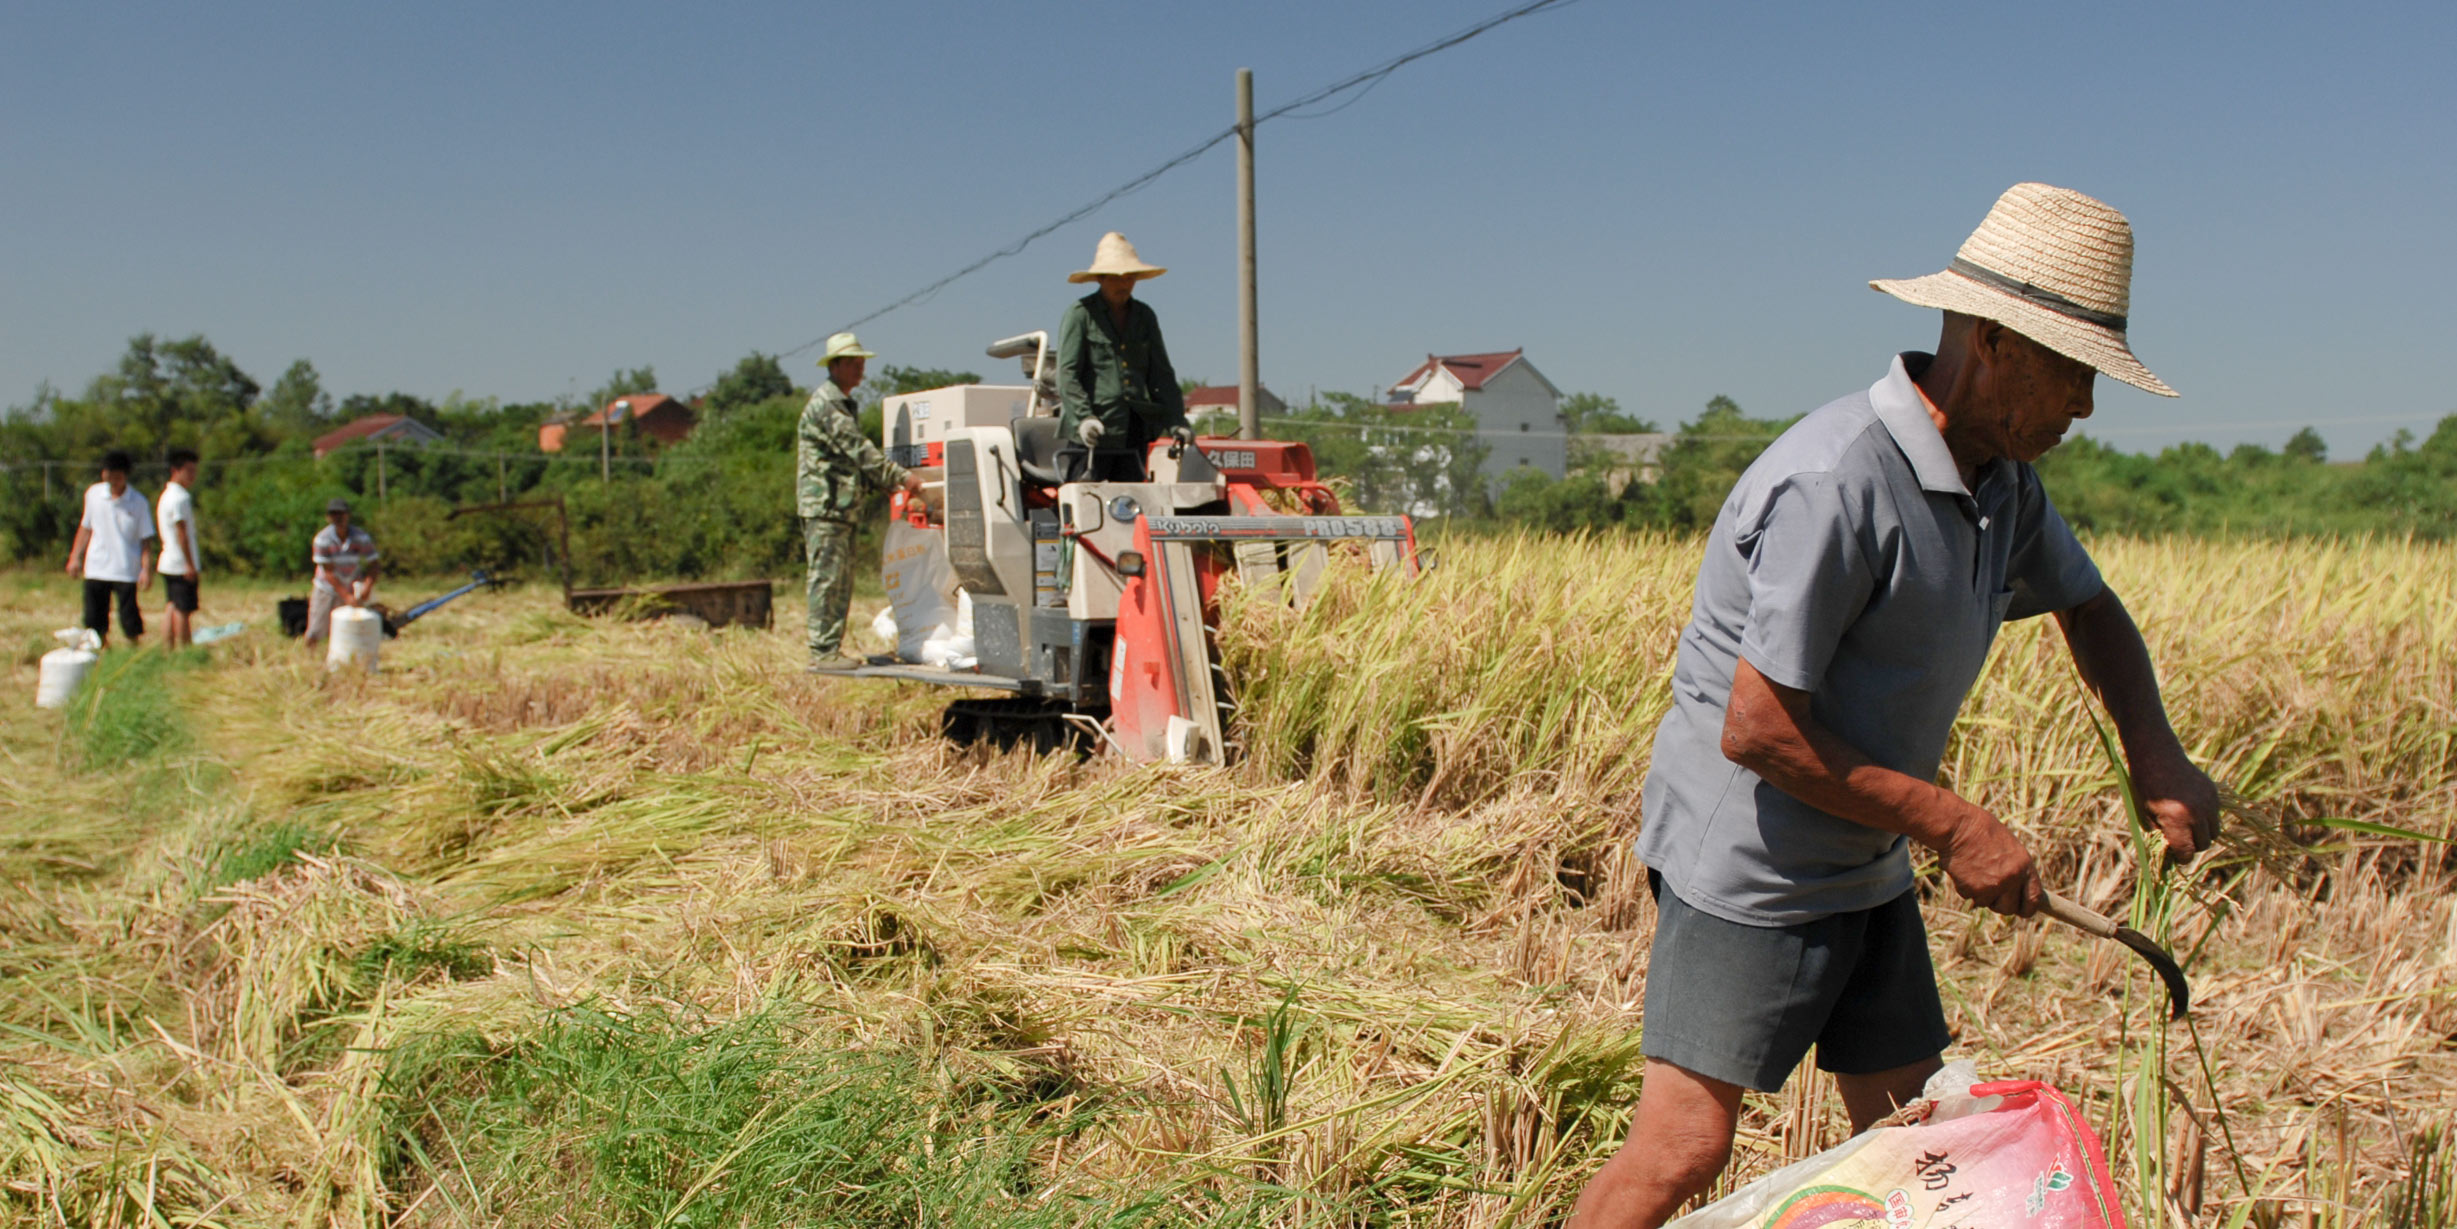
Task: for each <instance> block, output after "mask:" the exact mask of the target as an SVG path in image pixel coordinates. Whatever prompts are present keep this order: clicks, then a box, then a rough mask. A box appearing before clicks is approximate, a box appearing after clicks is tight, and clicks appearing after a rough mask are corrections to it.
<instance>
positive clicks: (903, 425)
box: [826, 332, 1417, 764]
mask: <svg viewBox="0 0 2457 1229" xmlns="http://www.w3.org/2000/svg"><path fill="white" fill-rule="evenodd" d="M989 354H990V357H992V358H1018V359H1021V360H1022V362H1023V367H1024V373H1025V375H1026V376H1027V377H1028V379H1029V380H1030V383H1029V384H1027V385H1024V386H1020V387H1018V386H1004V385H979V384H968V385H959V386H957V387H953V388H941V389H933V390H931V391H928V392H920V393H909V394H905V395H901V396H895V397H890V398H888V399H887V400H886V402H885V403H884V405H883V407H882V408H883V411H884V413H883V421H882V425H881V431H882V434H883V435H884V436H885V437H886V438H885V440H884V443H885V445H886V447H887V451H888V456H889V458H890V459H892V460H894V461H896V462H898V463H899V464H902V465H904V466H906V467H908V468H911V469H914V470H916V471H918V472H919V473H920V474H921V476H922V479H923V481H924V483H925V486H924V490H923V497H922V498H921V499H920V500H919V501H915V502H914V503H913V504H911V505H907V506H900V507H899V511H900V512H901V514H902V515H905V516H906V517H907V518H908V519H909V520H911V521H913V522H914V523H916V524H918V525H921V526H925V527H926V528H927V529H928V530H929V531H930V532H931V533H932V534H934V535H936V536H937V538H938V540H939V544H943V548H944V550H945V551H946V559H947V563H948V565H949V567H950V569H951V570H952V571H953V573H954V576H955V582H956V584H957V585H959V586H961V588H962V589H963V592H964V595H965V597H966V599H967V600H969V602H970V605H971V609H972V634H973V641H974V646H975V653H976V655H977V656H976V659H975V660H976V661H977V663H978V664H977V665H976V667H975V668H974V669H971V670H956V669H945V668H937V667H931V666H925V665H920V664H915V663H910V662H904V661H899V660H897V659H894V658H875V657H874V658H872V659H870V661H869V662H868V663H866V664H854V663H847V664H846V665H844V666H843V667H841V668H830V669H829V670H827V671H826V672H828V673H838V674H847V675H852V676H855V677H860V678H885V679H903V680H907V681H911V682H920V683H930V684H936V685H940V686H948V687H965V688H986V689H993V690H997V691H1003V692H1006V693H1009V694H1008V695H1006V696H1004V697H1001V698H998V699H962V700H958V701H956V702H955V703H953V704H951V705H950V706H949V707H948V709H947V712H946V715H945V717H944V719H943V728H944V729H945V731H946V733H947V735H948V737H949V738H951V739H954V740H956V741H958V742H966V743H969V742H975V741H984V740H986V741H990V742H994V743H996V744H998V745H1000V746H1012V745H1015V744H1016V743H1019V742H1025V743H1029V744H1031V745H1032V746H1034V747H1036V748H1039V749H1044V750H1046V749H1052V748H1056V747H1061V746H1075V747H1090V746H1106V747H1107V748H1109V749H1110V750H1112V751H1115V752H1117V753H1118V754H1121V755H1124V756H1126V757H1127V758H1129V759H1132V760H1136V761H1138V762H1149V761H1155V760H1170V761H1176V762H1185V763H1198V764H1216V763H1220V762H1222V761H1223V759H1225V758H1226V756H1227V755H1228V752H1229V748H1228V746H1227V743H1226V739H1225V726H1226V722H1225V720H1224V717H1225V715H1226V712H1227V710H1228V708H1229V702H1228V699H1227V688H1226V685H1225V680H1224V679H1223V678H1222V676H1221V674H1220V671H1219V665H1218V656H1217V654H1216V653H1215V651H1214V649H1213V645H1212V633H1213V631H1214V629H1215V628H1216V627H1217V625H1218V614H1219V607H1218V595H1219V586H1220V582H1221V580H1222V578H1223V577H1225V576H1227V575H1228V574H1229V573H1230V572H1231V571H1232V570H1233V571H1235V572H1236V573H1237V574H1238V576H1239V578H1240V579H1241V581H1243V582H1244V583H1246V584H1276V585H1283V586H1285V588H1286V591H1287V593H1288V594H1289V596H1290V598H1291V599H1292V600H1298V601H1302V600H1304V598H1305V597H1306V596H1307V595H1308V594H1309V593H1310V592H1311V591H1312V590H1313V587H1314V586H1315V584H1316V583H1318V580H1319V578H1320V575H1321V572H1322V569H1323V568H1324V567H1326V566H1327V565H1328V563H1329V560H1330V554H1331V550H1332V548H1333V547H1334V546H1340V545H1341V544H1347V545H1345V546H1344V547H1343V549H1344V550H1345V551H1347V552H1349V553H1356V554H1361V555H1363V556H1364V557H1365V558H1366V560H1367V561H1368V562H1369V563H1370V564H1371V565H1372V566H1373V567H1375V568H1377V569H1379V568H1384V567H1398V568H1402V569H1404V570H1405V571H1407V572H1408V573H1410V574H1413V573H1414V572H1415V570H1416V566H1417V560H1416V536H1415V530H1414V527H1413V526H1412V525H1411V524H1410V522H1409V520H1408V518H1407V517H1404V516H1345V515H1341V513H1340V509H1339V499H1338V497H1337V496H1336V495H1334V494H1333V493H1332V491H1331V489H1330V488H1329V487H1326V486H1324V485H1323V484H1322V483H1321V482H1320V481H1318V480H1317V479H1316V477H1315V474H1314V455H1313V452H1312V450H1311V449H1309V448H1307V447H1306V446H1305V445H1304V444H1302V443H1295V442H1288V441H1273V440H1243V439H1223V438H1216V437H1205V438H1201V439H1198V440H1196V441H1195V443H1194V446H1193V447H1192V448H1186V447H1182V446H1179V445H1176V444H1174V443H1172V442H1170V441H1166V440H1164V441H1161V442H1159V443H1156V444H1154V445H1153V446H1152V450H1151V453H1150V456H1149V459H1148V463H1147V472H1148V474H1149V476H1150V481H1148V482H1068V481H1065V480H1064V478H1065V475H1064V474H1063V473H1062V472H1061V465H1062V458H1061V456H1060V440H1059V438H1058V417H1057V415H1058V396H1057V382H1056V358H1055V355H1054V354H1053V353H1052V350H1051V346H1050V340H1049V335H1048V334H1047V333H1046V332H1034V333H1027V334H1025V335H1023V336H1021V337H1013V338H1009V339H1007V340H1005V341H1001V342H999V343H997V344H996V345H993V346H991V347H990V349H989Z"/></svg>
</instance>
